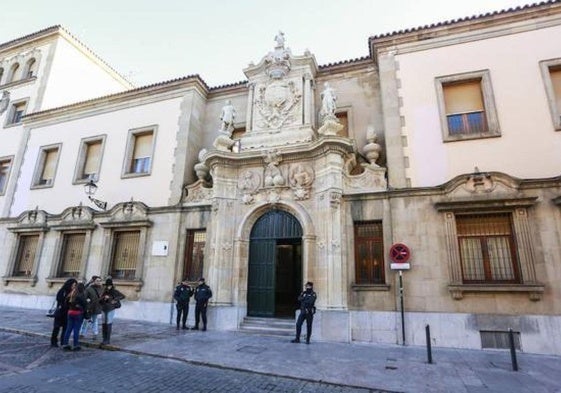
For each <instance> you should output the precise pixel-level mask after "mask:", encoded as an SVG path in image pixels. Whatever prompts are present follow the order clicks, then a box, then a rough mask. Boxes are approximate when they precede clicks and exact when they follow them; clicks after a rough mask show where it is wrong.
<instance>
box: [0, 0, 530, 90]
mask: <svg viewBox="0 0 561 393" xmlns="http://www.w3.org/2000/svg"><path fill="white" fill-rule="evenodd" d="M531 2H532V1H530V0H390V1H388V0H276V1H272V0H202V1H201V0H199V1H193V0H159V1H158V0H96V1H79V0H78V1H77V0H26V1H5V2H3V4H2V11H1V13H0V42H7V41H10V40H13V39H16V38H19V37H22V36H24V35H27V34H31V33H33V32H36V31H39V30H42V29H44V28H47V27H50V26H54V25H61V26H63V27H64V28H65V29H67V30H68V31H69V32H70V33H71V34H72V35H74V36H75V37H76V38H78V39H79V40H80V41H81V42H82V43H84V44H85V45H86V46H87V47H89V48H90V49H91V50H92V51H93V52H94V53H96V54H97V55H98V56H99V57H101V58H102V59H103V60H104V61H106V62H107V63H108V64H109V65H110V66H111V67H113V68H114V69H115V70H116V71H117V72H119V73H120V74H121V75H123V76H125V77H126V78H127V79H128V80H129V81H131V82H132V83H133V84H134V85H135V86H145V85H149V84H152V83H157V82H163V81H167V80H170V79H174V78H178V77H182V76H186V75H192V74H199V75H200V76H201V77H202V78H203V79H204V80H205V81H206V83H207V84H208V85H209V86H220V85H223V84H230V83H236V82H238V81H242V80H245V79H246V77H245V75H244V74H243V69H244V68H246V67H247V66H248V65H249V63H251V62H253V63H258V62H259V61H260V60H261V58H262V57H263V56H265V55H266V54H267V53H268V52H269V51H270V50H272V49H273V46H274V40H273V39H274V37H275V35H276V34H277V32H278V31H279V30H280V31H283V32H284V34H285V38H286V43H285V45H286V46H288V47H289V48H290V49H291V50H292V53H293V54H295V55H301V54H303V53H304V51H305V50H306V49H309V50H310V52H311V53H312V54H314V55H315V57H316V61H317V62H318V64H319V65H324V64H329V63H333V62H338V61H342V60H349V59H354V58H359V57H363V56H367V55H368V37H370V36H375V35H379V34H384V33H390V32H393V31H397V30H403V29H407V28H412V27H417V26H423V25H427V24H431V23H437V22H442V21H447V20H451V19H457V18H462V17H466V16H472V15H479V14H482V13H486V12H491V11H498V10H502V9H507V8H511V7H516V6H522V5H525V4H529V3H531Z"/></svg>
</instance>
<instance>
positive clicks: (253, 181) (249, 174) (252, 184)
mask: <svg viewBox="0 0 561 393" xmlns="http://www.w3.org/2000/svg"><path fill="white" fill-rule="evenodd" d="M260 185H261V177H260V176H259V173H257V172H256V171H253V170H247V171H245V172H244V173H243V174H242V176H241V177H240V179H239V181H238V189H239V190H240V191H241V193H242V202H243V203H245V204H246V205H249V204H251V203H253V201H254V198H253V194H254V193H255V192H256V191H257V189H258V188H259V186H260Z"/></svg>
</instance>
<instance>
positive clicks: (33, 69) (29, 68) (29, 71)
mask: <svg viewBox="0 0 561 393" xmlns="http://www.w3.org/2000/svg"><path fill="white" fill-rule="evenodd" d="M36 75H37V61H36V60H35V58H31V59H29V61H28V62H27V63H26V64H25V72H24V73H23V75H22V79H25V78H32V77H34V76H36Z"/></svg>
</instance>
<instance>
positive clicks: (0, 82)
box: [0, 67, 4, 85]
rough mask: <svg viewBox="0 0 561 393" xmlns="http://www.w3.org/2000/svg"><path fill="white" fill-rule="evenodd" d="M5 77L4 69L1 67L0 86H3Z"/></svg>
mask: <svg viewBox="0 0 561 393" xmlns="http://www.w3.org/2000/svg"><path fill="white" fill-rule="evenodd" d="M3 76H4V68H2V67H0V85H2V77H3Z"/></svg>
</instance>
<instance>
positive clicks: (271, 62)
mask: <svg viewBox="0 0 561 393" xmlns="http://www.w3.org/2000/svg"><path fill="white" fill-rule="evenodd" d="M275 42H276V44H275V49H274V50H273V51H272V52H269V53H268V54H267V56H265V64H266V69H265V70H266V73H267V75H268V76H269V78H271V79H281V78H284V77H285V76H286V75H287V74H288V72H289V71H290V61H289V59H290V55H291V53H290V49H288V48H285V47H284V42H285V38H284V33H283V32H282V31H279V33H278V34H277V35H276V36H275Z"/></svg>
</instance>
